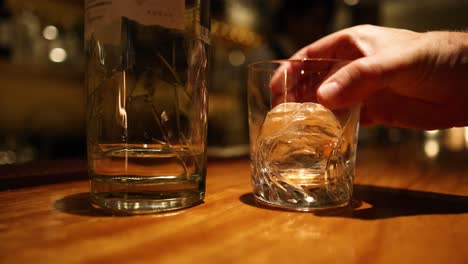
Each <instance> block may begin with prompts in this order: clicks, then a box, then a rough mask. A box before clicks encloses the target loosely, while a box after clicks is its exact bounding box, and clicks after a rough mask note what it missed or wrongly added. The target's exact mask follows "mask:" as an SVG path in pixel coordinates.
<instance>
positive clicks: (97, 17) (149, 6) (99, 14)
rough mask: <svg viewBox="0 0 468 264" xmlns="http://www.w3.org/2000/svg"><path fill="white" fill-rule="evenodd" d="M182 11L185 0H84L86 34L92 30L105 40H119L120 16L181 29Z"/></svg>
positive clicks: (90, 33)
mask: <svg viewBox="0 0 468 264" xmlns="http://www.w3.org/2000/svg"><path fill="white" fill-rule="evenodd" d="M184 12H185V0H85V23H86V30H85V37H86V39H89V38H90V37H91V35H92V34H93V33H95V34H99V35H100V38H101V35H104V36H103V37H104V40H106V39H107V41H108V42H115V41H118V40H119V36H120V23H121V17H127V18H129V19H131V20H133V21H136V22H138V23H140V24H142V25H147V26H150V25H151V26H152V25H159V26H162V27H165V28H173V29H178V30H183V29H184ZM117 30H118V31H117Z"/></svg>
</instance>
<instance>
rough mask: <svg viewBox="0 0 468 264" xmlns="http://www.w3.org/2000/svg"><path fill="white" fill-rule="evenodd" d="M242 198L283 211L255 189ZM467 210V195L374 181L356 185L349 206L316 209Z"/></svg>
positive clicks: (348, 212)
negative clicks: (258, 195) (381, 184)
mask: <svg viewBox="0 0 468 264" xmlns="http://www.w3.org/2000/svg"><path fill="white" fill-rule="evenodd" d="M239 199H240V200H241V202H243V203H244V204H247V205H250V206H254V207H258V208H262V209H269V210H280V211H281V209H278V208H272V207H268V206H266V205H264V204H260V203H259V202H257V201H256V200H255V198H254V196H253V194H252V193H246V194H244V195H242V196H241V197H240V198H239ZM298 213H303V212H298ZM464 213H468V196H462V195H451V194H441V193H433V192H423V191H412V190H405V189H396V188H388V187H378V186H372V185H355V194H354V200H353V201H352V202H351V203H350V205H348V206H347V207H344V208H339V209H333V210H323V211H317V212H313V214H314V215H316V216H319V217H344V218H354V219H361V220H378V219H386V218H394V217H401V216H416V215H446V214H464Z"/></svg>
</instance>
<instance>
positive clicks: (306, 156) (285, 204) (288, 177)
mask: <svg viewBox="0 0 468 264" xmlns="http://www.w3.org/2000/svg"><path fill="white" fill-rule="evenodd" d="M346 63H348V62H347V61H340V60H324V59H304V60H280V61H267V62H259V63H254V64H251V65H249V67H248V105H249V128H250V153H251V155H250V158H251V167H252V185H253V193H254V195H255V197H256V198H257V199H258V200H259V201H260V202H263V203H266V204H268V205H271V206H276V207H281V208H287V209H293V210H299V211H311V210H316V209H323V208H333V207H340V206H345V205H346V204H348V202H349V201H350V199H351V196H352V193H353V178H354V165H355V157H356V147H357V146H356V142H357V132H358V125H359V109H360V107H359V106H358V105H356V106H351V107H346V108H340V109H328V108H326V107H324V106H323V105H321V104H320V103H319V102H318V100H317V95H316V94H317V88H318V87H319V86H320V84H321V83H322V82H323V81H324V80H326V79H327V77H329V76H330V75H331V74H332V73H333V72H335V71H337V70H338V69H340V68H341V67H342V66H344V65H346Z"/></svg>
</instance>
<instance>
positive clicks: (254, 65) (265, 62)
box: [247, 58, 351, 69]
mask: <svg viewBox="0 0 468 264" xmlns="http://www.w3.org/2000/svg"><path fill="white" fill-rule="evenodd" d="M320 61H323V62H337V63H338V62H348V63H349V62H351V60H348V59H331V58H302V59H275V60H262V61H256V62H252V63H250V64H249V65H247V68H248V69H256V68H260V67H261V66H262V65H269V64H281V63H287V62H320Z"/></svg>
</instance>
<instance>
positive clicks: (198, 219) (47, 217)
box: [0, 147, 468, 264]
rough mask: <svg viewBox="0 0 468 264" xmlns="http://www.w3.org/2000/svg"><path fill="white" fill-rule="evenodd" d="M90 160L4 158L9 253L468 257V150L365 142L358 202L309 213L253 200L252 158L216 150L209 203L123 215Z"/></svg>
mask: <svg viewBox="0 0 468 264" xmlns="http://www.w3.org/2000/svg"><path fill="white" fill-rule="evenodd" d="M86 177H87V176H86V164H85V162H84V161H56V162H42V163H40V162H39V163H33V164H26V165H15V166H2V167H0V186H1V187H2V188H1V189H2V191H0V201H1V206H0V241H1V242H0V263H447V264H449V263H450V264H452V263H468V158H467V155H465V154H463V155H461V154H460V155H452V156H450V157H448V158H444V159H437V160H436V161H434V160H432V161H431V160H429V159H427V158H424V157H423V156H422V155H421V154H420V152H419V151H409V150H407V148H404V147H394V148H392V149H390V148H372V149H365V148H362V150H361V149H360V150H359V152H358V161H357V168H356V180H355V183H356V187H355V189H356V191H355V195H354V201H353V202H352V204H351V205H350V206H348V207H346V208H343V209H340V210H334V211H325V212H318V213H317V212H316V213H301V212H292V211H282V210H277V209H270V208H266V207H264V206H262V205H259V204H257V203H256V202H255V200H254V198H253V196H252V194H251V187H250V167H249V163H248V160H247V159H233V160H210V161H209V165H208V177H207V195H206V199H205V202H204V203H203V204H201V205H198V206H196V207H193V208H189V209H185V210H180V211H175V212H170V213H161V214H151V215H140V216H113V215H110V214H106V213H104V212H101V211H99V210H96V209H93V208H92V207H91V206H90V205H89V203H88V194H87V191H88V182H87V181H86Z"/></svg>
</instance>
